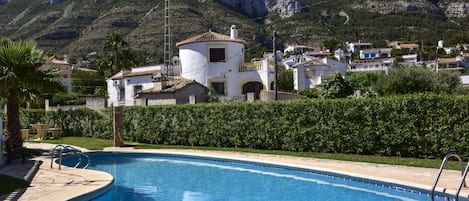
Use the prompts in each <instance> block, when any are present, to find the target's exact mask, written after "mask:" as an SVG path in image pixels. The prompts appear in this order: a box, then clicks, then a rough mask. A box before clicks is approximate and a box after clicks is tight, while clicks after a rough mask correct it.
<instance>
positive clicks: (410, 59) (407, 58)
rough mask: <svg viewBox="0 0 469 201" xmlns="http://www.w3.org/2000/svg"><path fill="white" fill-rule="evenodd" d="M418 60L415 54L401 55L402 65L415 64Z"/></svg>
mask: <svg viewBox="0 0 469 201" xmlns="http://www.w3.org/2000/svg"><path fill="white" fill-rule="evenodd" d="M417 62H418V55H417V54H406V55H402V62H400V63H401V64H403V65H415V64H417Z"/></svg>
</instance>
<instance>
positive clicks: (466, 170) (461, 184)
mask: <svg viewBox="0 0 469 201" xmlns="http://www.w3.org/2000/svg"><path fill="white" fill-rule="evenodd" d="M468 171H469V162H468V163H467V165H466V169H465V170H464V173H463V175H462V177H461V181H460V182H459V186H458V190H457V191H456V201H458V198H459V193H460V192H461V189H462V187H463V186H464V187H467V186H466V176H467V172H468Z"/></svg>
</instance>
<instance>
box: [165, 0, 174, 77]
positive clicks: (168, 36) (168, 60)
mask: <svg viewBox="0 0 469 201" xmlns="http://www.w3.org/2000/svg"><path fill="white" fill-rule="evenodd" d="M164 5H165V6H164V50H163V51H164V74H165V75H173V74H174V72H173V66H172V62H171V57H172V51H171V12H170V11H171V10H170V4H169V0H165V4H164Z"/></svg>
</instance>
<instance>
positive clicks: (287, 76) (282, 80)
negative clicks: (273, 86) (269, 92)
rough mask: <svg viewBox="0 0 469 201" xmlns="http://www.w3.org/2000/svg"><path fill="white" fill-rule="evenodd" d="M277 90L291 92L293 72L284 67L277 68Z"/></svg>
mask: <svg viewBox="0 0 469 201" xmlns="http://www.w3.org/2000/svg"><path fill="white" fill-rule="evenodd" d="M278 69H279V72H278V89H279V90H281V91H293V88H294V86H293V71H291V70H286V69H285V68H284V67H282V68H278Z"/></svg>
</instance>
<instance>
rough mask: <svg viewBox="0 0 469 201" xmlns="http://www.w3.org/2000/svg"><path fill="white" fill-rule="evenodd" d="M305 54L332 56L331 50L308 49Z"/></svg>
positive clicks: (321, 56)
mask: <svg viewBox="0 0 469 201" xmlns="http://www.w3.org/2000/svg"><path fill="white" fill-rule="evenodd" d="M305 54H306V55H309V56H312V57H320V58H324V57H329V56H332V53H331V52H329V51H328V50H313V51H306V52H305Z"/></svg>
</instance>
